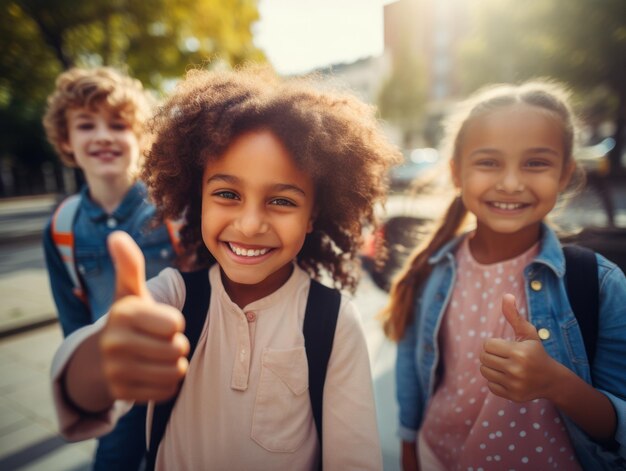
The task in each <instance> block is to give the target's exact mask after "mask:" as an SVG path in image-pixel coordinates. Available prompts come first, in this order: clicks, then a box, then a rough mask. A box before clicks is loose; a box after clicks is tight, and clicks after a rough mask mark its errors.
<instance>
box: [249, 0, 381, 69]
mask: <svg viewBox="0 0 626 471" xmlns="http://www.w3.org/2000/svg"><path fill="white" fill-rule="evenodd" d="M389 1H390V0H259V3H258V8H259V14H260V17H261V18H260V20H259V21H258V22H257V23H256V24H255V25H254V29H253V31H254V36H255V39H254V42H255V44H256V46H257V47H259V48H261V49H263V51H264V52H265V54H266V55H267V57H268V59H269V61H270V62H271V63H272V65H273V66H274V68H275V69H276V71H277V72H278V73H280V74H295V73H302V72H308V71H310V70H312V69H315V68H317V67H324V66H327V65H330V64H336V63H340V62H353V61H355V60H357V59H360V58H363V57H369V56H377V55H380V54H382V51H383V5H384V4H385V3H389Z"/></svg>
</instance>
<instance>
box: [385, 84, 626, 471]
mask: <svg viewBox="0 0 626 471" xmlns="http://www.w3.org/2000/svg"><path fill="white" fill-rule="evenodd" d="M447 133H448V142H449V143H450V145H449V148H450V149H449V151H448V155H449V156H450V157H451V158H450V170H451V175H452V180H453V182H454V185H455V187H456V188H457V190H458V195H457V196H456V197H455V198H454V200H453V201H452V203H451V204H450V207H449V209H448V211H447V213H446V214H445V217H444V218H443V220H442V222H441V224H440V225H439V227H438V228H437V229H436V230H435V231H434V232H433V234H432V236H431V238H430V239H428V240H427V241H425V242H424V243H423V244H422V245H421V246H419V247H417V248H416V250H415V251H414V253H413V254H412V255H411V256H410V257H409V259H408V261H407V262H406V265H405V267H404V269H403V270H402V271H401V272H400V273H399V275H398V276H397V278H396V279H395V280H394V282H393V284H392V288H391V295H390V300H389V303H388V305H387V307H386V308H385V309H384V311H383V313H382V316H383V319H384V330H385V333H386V334H387V336H388V337H389V338H391V339H392V340H394V341H396V342H398V353H397V360H396V390H397V399H398V403H399V419H400V420H399V421H400V427H399V436H400V438H401V440H402V466H403V469H404V470H415V469H423V470H457V469H458V470H461V469H462V470H471V469H474V470H477V469H484V470H487V469H498V470H499V469H526V468H529V467H533V468H534V469H552V468H557V467H558V468H559V469H568V470H571V469H581V468H582V469H626V461H625V460H624V458H625V457H626V446H624V445H625V444H626V400H625V399H624V398H626V383H625V382H624V380H623V379H624V378H625V377H626V354H625V353H624V352H626V322H625V321H624V319H626V279H625V278H624V274H623V273H622V272H621V270H620V269H619V268H618V267H617V266H616V265H615V264H613V263H612V262H610V261H608V260H606V259H605V258H604V257H602V256H601V255H599V254H595V257H596V260H597V263H598V285H599V287H600V293H599V295H600V303H599V319H598V325H599V332H598V342H597V346H596V350H595V357H594V360H593V362H591V361H590V360H589V359H588V358H587V355H586V351H585V347H584V340H583V336H582V334H581V330H580V327H579V325H578V322H577V320H576V317H575V315H574V313H573V311H572V308H571V306H570V303H569V299H568V297H567V291H566V289H565V281H564V277H565V261H564V255H563V250H562V247H561V245H560V243H559V240H558V238H557V236H556V234H555V233H554V231H553V230H552V229H551V228H550V227H549V226H548V225H547V224H546V222H545V218H546V217H547V216H548V214H549V213H550V211H551V210H552V209H553V208H554V206H555V204H556V202H557V199H558V197H559V195H560V194H561V193H562V192H563V191H564V190H566V188H568V187H569V186H570V182H571V180H572V176H573V175H574V173H575V171H576V164H575V162H574V159H573V153H574V142H575V137H576V136H575V125H574V116H573V114H572V112H571V110H570V106H569V104H568V96H567V93H566V92H565V90H564V89H563V88H562V87H560V86H558V85H556V84H553V83H549V82H529V83H526V84H523V85H520V86H513V85H499V86H494V87H490V88H489V89H485V90H481V91H480V92H478V93H477V94H476V95H474V96H473V97H471V98H469V99H468V100H467V101H465V102H464V103H463V104H462V105H461V106H460V108H459V111H458V112H457V113H456V114H455V115H454V116H453V117H452V118H451V120H450V121H449V123H448V128H447ZM469 216H471V217H472V219H473V221H474V222H475V224H474V227H473V228H471V229H470V230H467V229H466V224H465V222H466V220H467V219H468V218H469ZM592 378H593V382H592Z"/></svg>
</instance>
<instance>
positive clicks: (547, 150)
mask: <svg viewBox="0 0 626 471" xmlns="http://www.w3.org/2000/svg"><path fill="white" fill-rule="evenodd" d="M477 154H488V155H500V154H502V152H501V151H500V150H498V149H495V148H493V147H481V148H479V149H476V150H474V151H472V152H471V153H470V155H469V156H470V157H473V156H475V155H477ZM524 154H551V155H554V156H556V157H558V156H559V155H560V154H559V153H558V152H557V151H555V150H554V149H552V148H551V147H531V148H530V149H526V150H524Z"/></svg>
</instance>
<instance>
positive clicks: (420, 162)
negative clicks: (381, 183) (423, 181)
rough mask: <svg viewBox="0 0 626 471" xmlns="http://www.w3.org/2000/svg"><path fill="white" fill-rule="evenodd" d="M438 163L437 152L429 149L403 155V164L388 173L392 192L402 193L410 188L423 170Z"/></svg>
mask: <svg viewBox="0 0 626 471" xmlns="http://www.w3.org/2000/svg"><path fill="white" fill-rule="evenodd" d="M438 161H439V152H438V151H437V149H433V148H431V147H421V148H417V149H412V150H409V151H407V152H405V154H404V163H403V164H401V165H398V166H396V167H393V168H392V169H391V171H390V172H389V184H390V187H391V190H392V191H403V190H406V189H407V188H409V187H410V186H411V184H412V183H413V182H414V181H415V179H416V178H418V177H419V176H420V175H421V174H422V173H423V172H424V171H425V170H427V169H429V168H431V167H432V166H433V165H435V164H436V163H437V162H438Z"/></svg>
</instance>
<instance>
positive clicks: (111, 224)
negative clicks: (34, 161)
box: [107, 218, 117, 229]
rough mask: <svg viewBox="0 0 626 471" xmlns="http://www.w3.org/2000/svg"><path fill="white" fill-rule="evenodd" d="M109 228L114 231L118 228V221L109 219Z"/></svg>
mask: <svg viewBox="0 0 626 471" xmlns="http://www.w3.org/2000/svg"><path fill="white" fill-rule="evenodd" d="M107 227H108V228H109V229H113V228H114V227H117V220H116V219H115V218H109V219H107Z"/></svg>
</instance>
